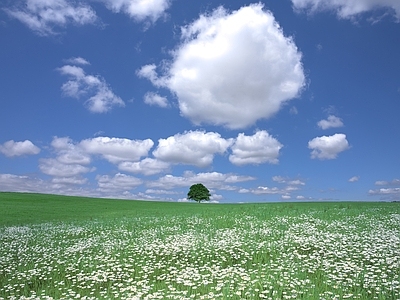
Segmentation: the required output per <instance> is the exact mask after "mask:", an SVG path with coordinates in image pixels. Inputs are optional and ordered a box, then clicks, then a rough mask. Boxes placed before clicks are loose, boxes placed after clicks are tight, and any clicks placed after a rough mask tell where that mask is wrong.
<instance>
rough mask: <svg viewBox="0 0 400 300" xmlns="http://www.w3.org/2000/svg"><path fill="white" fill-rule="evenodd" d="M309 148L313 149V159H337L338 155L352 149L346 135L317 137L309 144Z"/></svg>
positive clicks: (337, 134)
mask: <svg viewBox="0 0 400 300" xmlns="http://www.w3.org/2000/svg"><path fill="white" fill-rule="evenodd" d="M308 148H309V149H312V151H311V158H313V159H314V158H318V159H335V158H336V157H337V155H338V154H339V153H340V152H342V151H345V150H347V149H349V148H350V146H349V143H348V141H347V139H346V135H345V134H342V133H336V134H334V135H332V136H321V137H316V138H314V139H312V140H311V141H309V142H308Z"/></svg>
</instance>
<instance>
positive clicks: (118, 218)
mask: <svg viewBox="0 0 400 300" xmlns="http://www.w3.org/2000/svg"><path fill="white" fill-rule="evenodd" d="M104 201H105V200H104ZM107 201H109V202H108V203H109V205H110V206H112V201H113V200H107ZM110 201H111V202H110ZM126 203H128V204H126ZM129 203H131V205H132V208H136V211H135V213H131V214H129V213H127V212H124V214H122V212H121V213H120V214H117V213H115V212H114V213H112V214H111V215H112V217H110V216H104V215H103V214H100V215H98V214H96V213H95V212H92V213H93V217H87V218H86V219H85V218H81V217H79V216H78V215H77V216H76V220H73V219H68V220H66V221H63V220H57V221H52V222H42V223H35V224H32V223H26V224H18V225H12V226H9V225H3V226H2V227H0V299H400V282H399V281H400V207H399V205H396V204H393V203H375V204H374V203H366V204H363V203H350V204H348V203H343V204H340V203H323V204H321V203H315V204H306V203H304V204H302V203H299V204H263V205H236V206H235V205H229V206H224V205H203V204H192V205H189V206H188V205H184V206H180V205H179V204H176V203H175V204H174V203H170V204H168V205H171V208H172V207H175V210H172V209H171V210H168V209H166V210H165V213H164V214H162V213H159V214H155V216H154V209H155V207H153V206H152V205H156V204H157V203H152V204H150V205H149V209H146V205H145V204H143V203H142V204H140V205H142V206H141V208H140V209H138V206H135V205H138V204H137V203H134V202H128V201H125V202H124V204H120V203H117V202H116V206H118V205H129ZM163 205H166V204H163ZM168 205H167V206H168ZM189 209H190V210H189ZM124 215H125V216H124Z"/></svg>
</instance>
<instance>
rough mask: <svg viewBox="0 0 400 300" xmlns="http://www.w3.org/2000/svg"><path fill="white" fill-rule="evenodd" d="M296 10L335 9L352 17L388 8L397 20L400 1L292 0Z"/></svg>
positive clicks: (346, 17)
mask: <svg viewBox="0 0 400 300" xmlns="http://www.w3.org/2000/svg"><path fill="white" fill-rule="evenodd" d="M292 3H293V6H294V8H295V9H296V10H300V11H302V10H303V11H307V12H310V13H315V12H319V11H327V10H333V11H335V12H336V14H337V15H338V17H339V18H342V19H351V18H353V17H355V16H356V15H359V14H362V13H365V12H368V11H373V10H376V9H386V10H388V11H389V12H390V13H394V15H395V16H396V18H397V21H399V20H400V2H399V1H398V0H335V1H332V0H292Z"/></svg>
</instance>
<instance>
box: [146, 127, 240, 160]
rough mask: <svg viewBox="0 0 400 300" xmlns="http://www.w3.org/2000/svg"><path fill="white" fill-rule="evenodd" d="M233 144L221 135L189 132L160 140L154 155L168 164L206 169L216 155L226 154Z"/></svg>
mask: <svg viewBox="0 0 400 300" xmlns="http://www.w3.org/2000/svg"><path fill="white" fill-rule="evenodd" d="M231 143H232V141H231V140H230V139H228V140H226V139H224V138H222V137H221V135H220V134H219V133H215V132H204V131H188V132H185V133H183V134H176V135H174V136H170V137H168V138H167V139H160V140H159V141H158V146H157V148H156V149H155V150H154V151H153V155H154V156H155V157H156V158H157V159H159V160H162V161H165V162H168V163H175V164H189V165H195V166H198V167H205V166H208V165H210V164H211V163H212V161H213V159H214V155H215V154H216V153H217V154H222V153H224V152H225V151H226V150H227V148H228V147H229V146H230V145H231Z"/></svg>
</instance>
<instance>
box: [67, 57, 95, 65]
mask: <svg viewBox="0 0 400 300" xmlns="http://www.w3.org/2000/svg"><path fill="white" fill-rule="evenodd" d="M65 62H66V63H69V64H73V65H83V66H84V65H90V63H89V62H88V61H87V60H86V59H84V58H82V57H71V58H69V59H66V60H65Z"/></svg>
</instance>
